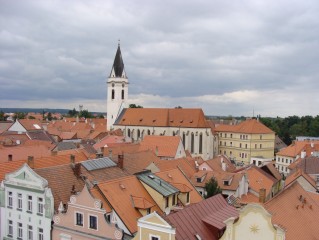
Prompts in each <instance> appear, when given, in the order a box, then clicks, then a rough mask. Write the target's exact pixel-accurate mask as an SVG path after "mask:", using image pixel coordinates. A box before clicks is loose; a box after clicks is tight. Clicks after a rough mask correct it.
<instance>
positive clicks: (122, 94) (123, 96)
mask: <svg viewBox="0 0 319 240" xmlns="http://www.w3.org/2000/svg"><path fill="white" fill-rule="evenodd" d="M123 99H124V89H122V100H123Z"/></svg>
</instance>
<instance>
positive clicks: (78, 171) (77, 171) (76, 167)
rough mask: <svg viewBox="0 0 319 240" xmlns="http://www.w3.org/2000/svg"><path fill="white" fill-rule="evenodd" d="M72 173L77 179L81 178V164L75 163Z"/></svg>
mask: <svg viewBox="0 0 319 240" xmlns="http://www.w3.org/2000/svg"><path fill="white" fill-rule="evenodd" d="M73 173H74V175H75V176H76V177H77V178H80V177H81V163H77V164H75V165H74V168H73Z"/></svg>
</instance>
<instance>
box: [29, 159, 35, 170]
mask: <svg viewBox="0 0 319 240" xmlns="http://www.w3.org/2000/svg"><path fill="white" fill-rule="evenodd" d="M28 165H29V167H30V168H32V169H34V158H33V156H28Z"/></svg>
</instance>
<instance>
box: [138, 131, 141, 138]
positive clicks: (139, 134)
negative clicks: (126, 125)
mask: <svg viewBox="0 0 319 240" xmlns="http://www.w3.org/2000/svg"><path fill="white" fill-rule="evenodd" d="M140 137H141V131H140V129H138V130H137V138H140Z"/></svg>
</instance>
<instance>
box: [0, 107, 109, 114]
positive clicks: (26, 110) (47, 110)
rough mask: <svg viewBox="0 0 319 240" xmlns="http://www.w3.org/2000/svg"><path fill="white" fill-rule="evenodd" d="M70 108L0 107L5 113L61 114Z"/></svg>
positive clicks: (66, 112)
mask: <svg viewBox="0 0 319 240" xmlns="http://www.w3.org/2000/svg"><path fill="white" fill-rule="evenodd" d="M70 110H72V109H58V108H57V109H53V108H52V109H51V108H0V111H2V112H5V113H15V112H23V113H28V112H34V113H43V111H44V112H50V113H61V114H68V112H69V111H70ZM90 113H92V114H95V113H96V114H105V113H102V112H90Z"/></svg>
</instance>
